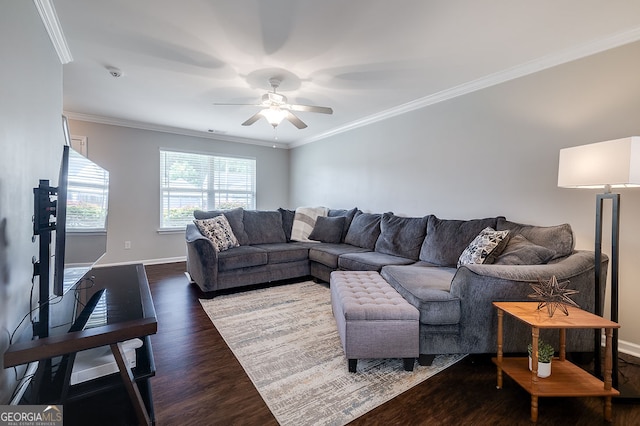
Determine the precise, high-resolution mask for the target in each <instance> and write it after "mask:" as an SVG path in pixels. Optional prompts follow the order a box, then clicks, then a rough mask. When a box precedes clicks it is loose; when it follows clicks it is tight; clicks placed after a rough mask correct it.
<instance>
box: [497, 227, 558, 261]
mask: <svg viewBox="0 0 640 426" xmlns="http://www.w3.org/2000/svg"><path fill="white" fill-rule="evenodd" d="M555 254H556V252H555V251H553V250H551V249H548V248H546V247H542V246H539V245H537V244H533V243H532V242H531V241H529V240H527V239H526V238H525V237H523V236H522V235H520V234H518V235H514V236H513V237H511V238H510V239H509V242H508V243H507V246H506V247H505V249H504V251H503V252H502V254H501V255H500V256H498V257H497V258H496V260H495V261H494V262H493V263H494V264H495V265H541V264H544V263H547V262H549V261H550V260H551V259H553V257H554V256H555Z"/></svg>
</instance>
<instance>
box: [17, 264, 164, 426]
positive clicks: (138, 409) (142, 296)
mask: <svg viewBox="0 0 640 426" xmlns="http://www.w3.org/2000/svg"><path fill="white" fill-rule="evenodd" d="M87 276H92V277H93V285H91V286H90V287H88V286H84V287H86V288H85V289H84V290H79V292H83V291H84V292H86V295H82V294H80V295H79V296H80V300H85V301H87V300H89V299H91V296H93V295H94V294H97V293H98V294H97V296H101V297H102V298H103V299H104V300H103V303H102V306H103V308H105V307H106V309H102V311H101V315H99V318H92V319H91V320H90V321H89V322H88V323H87V325H86V327H85V326H84V325H83V326H82V327H79V328H81V329H80V330H79V331H75V328H74V326H76V325H77V324H76V323H77V322H78V319H80V318H81V317H82V316H83V315H85V316H86V315H88V314H91V313H92V312H87V311H88V310H89V309H88V308H87V309H85V312H82V313H78V317H77V318H78V319H76V323H74V324H73V325H72V326H71V328H69V327H57V328H56V329H55V330H54V329H52V332H51V333H50V335H49V337H46V338H43V339H36V340H31V341H28V342H21V343H16V344H13V345H11V346H10V347H9V348H8V349H7V351H6V352H5V353H4V366H5V368H8V367H13V366H17V365H21V364H27V363H30V362H33V361H40V362H39V366H38V372H37V373H36V379H38V378H39V379H40V380H36V382H35V384H34V386H33V389H32V392H33V394H34V398H35V400H36V401H37V403H54V404H56V403H59V404H64V403H65V402H68V401H74V400H78V399H82V398H85V397H88V396H91V395H95V394H97V393H99V392H102V391H106V390H108V389H113V388H114V387H118V386H122V384H123V382H124V387H125V388H126V390H127V393H128V395H129V398H130V400H131V402H132V404H133V407H134V410H135V413H136V416H137V419H138V422H139V423H140V424H147V425H149V424H152V423H153V422H154V414H153V398H152V395H151V386H150V383H149V379H150V378H151V377H153V376H154V375H155V365H154V361H153V351H152V350H151V343H150V339H149V336H150V335H151V334H155V333H156V332H157V329H158V323H157V319H156V313H155V309H154V306H153V301H152V299H151V292H150V290H149V282H148V281H147V276H146V273H145V270H144V266H143V265H141V264H136V265H124V266H113V267H104V268H94V269H92V270H91V271H90V272H89V273H88V274H87ZM103 290H104V291H103ZM65 297H76V295H75V294H67V295H65ZM61 305H64V304H61ZM54 306H55V305H52V308H53V307H54ZM88 306H89V305H88ZM90 318H91V317H90ZM84 320H86V318H84ZM76 328H78V327H76ZM69 330H71V331H69ZM134 338H140V339H142V340H143V346H142V347H140V348H138V349H137V351H136V367H135V368H133V369H132V368H129V366H128V364H127V362H126V358H125V356H124V351H123V350H122V342H125V341H127V340H129V339H134ZM100 346H110V348H111V351H112V352H113V356H114V358H115V360H116V363H117V365H118V368H119V370H120V375H119V376H120V377H118V375H117V374H113V375H110V376H105V377H101V378H98V379H94V380H90V381H88V382H84V383H79V384H76V385H70V384H69V379H70V376H71V368H72V366H73V360H74V359H75V354H76V353H77V352H79V351H83V350H85V349H91V348H96V347H100ZM53 359H56V361H55V362H56V363H57V365H58V368H57V370H58V372H59V370H61V369H60V368H59V366H60V365H63V366H64V365H65V364H66V365H68V367H67V368H66V369H65V370H67V371H66V372H64V373H63V376H62V377H63V378H62V380H59V379H58V378H59V376H58V378H56V379H55V380H53V379H51V371H50V370H51V363H52V360H53ZM47 369H49V371H48V370H47ZM56 374H57V373H56Z"/></svg>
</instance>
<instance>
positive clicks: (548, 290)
mask: <svg viewBox="0 0 640 426" xmlns="http://www.w3.org/2000/svg"><path fill="white" fill-rule="evenodd" d="M568 284H569V281H568V280H567V281H563V282H561V283H558V279H557V278H556V276H555V275H553V276H552V277H551V279H549V281H542V280H541V279H538V283H537V284H531V288H532V289H533V291H535V293H533V294H530V295H529V297H530V298H532V299H536V300H537V301H538V310H540V309H542V308H544V307H546V308H547V313H548V314H549V316H550V317H552V316H553V314H555V312H556V309H557V308H560V310H561V311H562V312H564V314H565V315H569V311H568V310H567V305H571V306H575V307H576V308H579V307H580V306H578V304H577V303H576V302H574V301H573V300H571V299H570V298H569V296H572V295H574V294H577V293H579V291H578V290H572V289H570V288H567V285H568Z"/></svg>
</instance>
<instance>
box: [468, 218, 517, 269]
mask: <svg viewBox="0 0 640 426" xmlns="http://www.w3.org/2000/svg"><path fill="white" fill-rule="evenodd" d="M508 236H509V231H496V230H494V229H493V228H490V227H486V228H484V229H483V230H482V231H480V233H479V234H478V236H477V237H475V238H474V239H473V241H471V243H470V244H469V246H468V247H467V248H466V249H465V250H464V251H463V252H462V254H461V255H460V258H459V259H458V267H460V266H462V265H469V264H472V263H480V264H483V263H486V264H489V263H492V262H493V261H494V259H495V258H496V257H497V256H499V255H500V253H502V250H504V248H505V247H506V245H507V242H508V241H509V239H508Z"/></svg>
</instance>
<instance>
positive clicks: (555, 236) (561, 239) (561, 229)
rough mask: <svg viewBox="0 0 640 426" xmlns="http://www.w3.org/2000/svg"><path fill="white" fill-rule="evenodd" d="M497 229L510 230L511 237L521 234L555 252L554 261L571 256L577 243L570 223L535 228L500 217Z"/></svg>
mask: <svg viewBox="0 0 640 426" xmlns="http://www.w3.org/2000/svg"><path fill="white" fill-rule="evenodd" d="M496 229H497V230H498V231H502V230H505V229H508V230H509V231H511V235H516V234H520V235H522V236H523V237H525V238H526V239H527V240H529V241H530V242H532V243H533V244H536V245H538V246H542V247H546V248H548V249H549V250H553V251H554V252H555V253H554V255H553V258H554V259H557V258H559V257H564V256H569V255H570V254H571V253H572V252H573V248H574V243H575V241H574V239H573V231H572V230H571V225H569V224H568V223H565V224H562V225H556V226H534V225H524V224H522V223H516V222H510V221H508V220H506V219H505V218H504V217H500V218H498V223H497V225H496Z"/></svg>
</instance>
